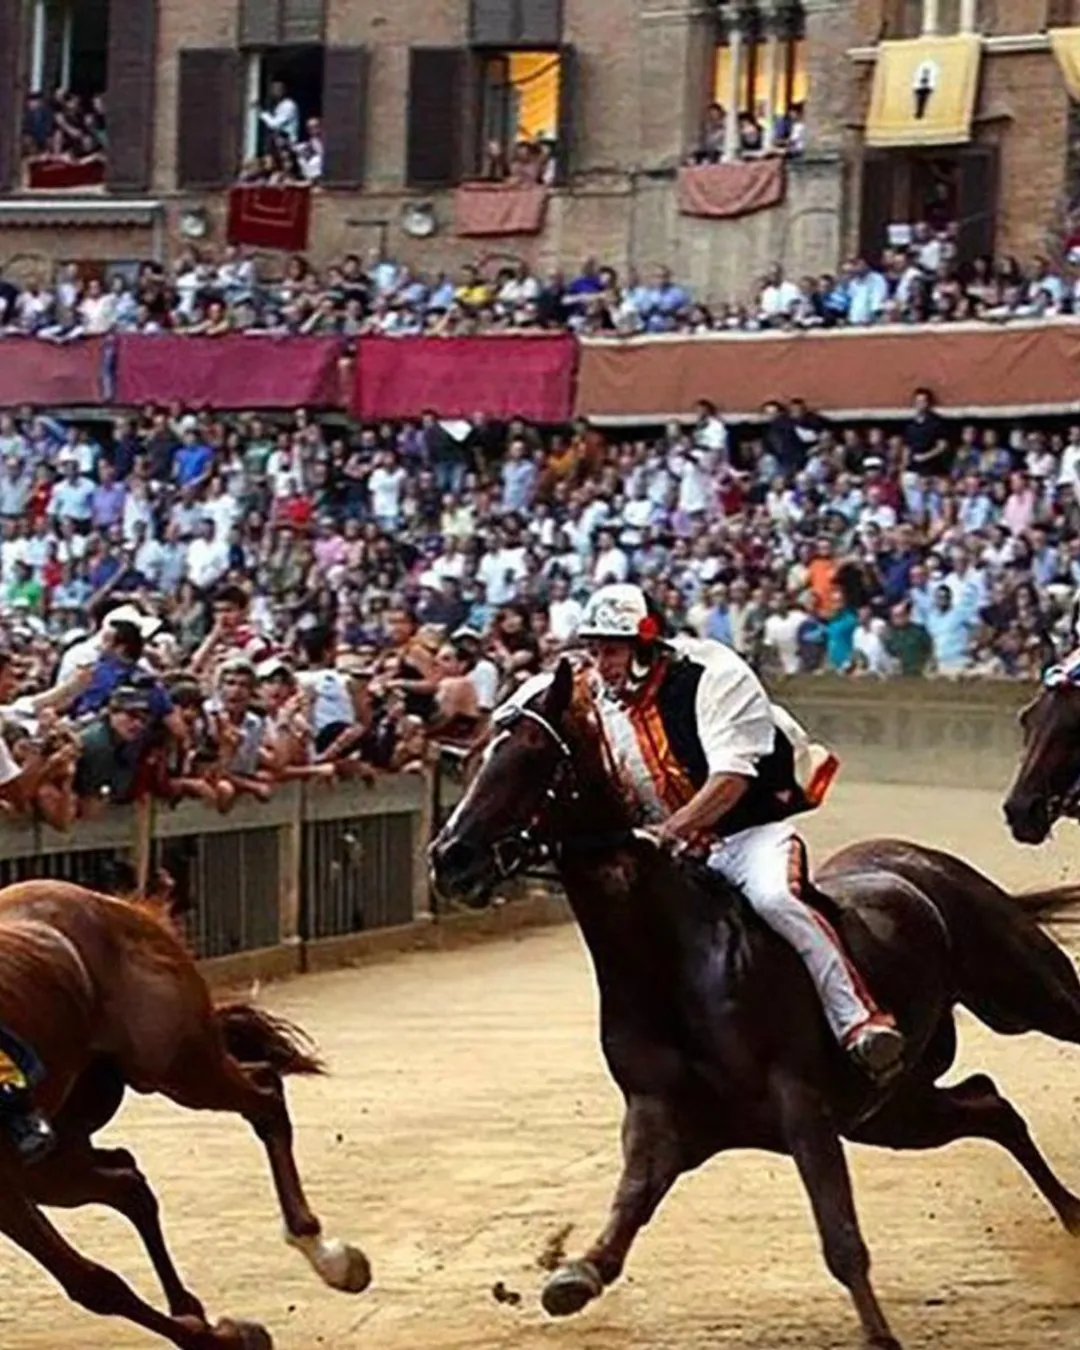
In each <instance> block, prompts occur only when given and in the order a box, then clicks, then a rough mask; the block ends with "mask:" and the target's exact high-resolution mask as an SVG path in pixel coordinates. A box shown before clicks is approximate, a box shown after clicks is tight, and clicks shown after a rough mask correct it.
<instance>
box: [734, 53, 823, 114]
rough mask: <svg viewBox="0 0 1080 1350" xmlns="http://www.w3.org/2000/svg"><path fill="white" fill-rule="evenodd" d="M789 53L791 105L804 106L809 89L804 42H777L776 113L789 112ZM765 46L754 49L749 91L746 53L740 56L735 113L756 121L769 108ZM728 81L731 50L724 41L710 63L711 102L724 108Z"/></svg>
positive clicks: (748, 65)
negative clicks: (741, 58) (744, 113)
mask: <svg viewBox="0 0 1080 1350" xmlns="http://www.w3.org/2000/svg"><path fill="white" fill-rule="evenodd" d="M789 48H790V50H791V58H790V59H791V61H792V66H793V69H792V81H791V102H792V103H805V102H806V96H807V93H808V92H809V89H810V77H809V75H808V74H807V70H806V43H805V42H804V41H803V39H802V38H796V39H794V40H792V41H791V42H790V43H786V42H781V43H780V49H779V52H778V53H777V58H776V63H777V67H778V69H777V72H776V111H777V113H786V112H789V111H790V108H789V106H788V102H787V75H786V69H787V68H786V65H785V62H786V61H787V60H788V51H789ZM765 52H766V47H765V43H764V42H762V43H760V44H759V46H758V49H757V68H756V72H755V78H754V87H753V89H751V88H750V61H749V60H748V57H747V53H746V52H744V53H743V67H742V72H741V74H740V77H739V107H738V111H739V112H752V113H754V115H755V116H756V117H758V118H764V116H765V113H766V110H767V109H768V106H769V87H768V80H769V71H768V58H767V56H766V54H765ZM730 79H731V48H730V47H729V46H728V45H727V43H726V42H724V43H721V44H719V45H718V46H717V48H716V60H715V62H714V64H713V102H714V103H719V104H721V105H722V106H723V107H725V108H726V107H727V101H728V82H729V81H730Z"/></svg>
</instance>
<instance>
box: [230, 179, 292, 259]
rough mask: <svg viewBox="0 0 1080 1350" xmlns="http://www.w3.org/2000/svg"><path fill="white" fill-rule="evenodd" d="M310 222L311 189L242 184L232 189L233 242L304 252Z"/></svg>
mask: <svg viewBox="0 0 1080 1350" xmlns="http://www.w3.org/2000/svg"><path fill="white" fill-rule="evenodd" d="M310 225H311V189H310V188H308V187H296V186H290V185H288V184H281V185H279V186H273V187H272V186H265V187H259V186H256V185H252V186H239V187H234V188H231V189H230V191H229V221H228V225H227V227H226V238H227V239H228V241H229V243H230V244H244V245H246V246H247V247H248V248H276V249H281V250H282V252H284V253H303V252H304V250H305V249H306V248H307V246H308V232H309V229H310Z"/></svg>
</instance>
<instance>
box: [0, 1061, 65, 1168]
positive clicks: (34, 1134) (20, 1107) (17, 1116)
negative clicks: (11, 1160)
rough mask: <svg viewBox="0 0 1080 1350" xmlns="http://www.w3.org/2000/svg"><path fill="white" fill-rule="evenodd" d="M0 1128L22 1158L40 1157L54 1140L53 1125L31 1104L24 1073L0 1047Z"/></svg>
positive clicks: (37, 1158) (33, 1159)
mask: <svg viewBox="0 0 1080 1350" xmlns="http://www.w3.org/2000/svg"><path fill="white" fill-rule="evenodd" d="M0 1128H2V1129H4V1130H6V1131H7V1134H8V1136H9V1138H11V1139H12V1140H13V1141H14V1144H15V1148H16V1150H17V1151H18V1153H19V1156H20V1157H21V1158H22V1160H23V1161H24V1162H28V1163H34V1162H38V1161H39V1159H41V1158H43V1157H44V1156H45V1154H46V1153H48V1152H49V1151H50V1150H51V1149H52V1147H53V1145H54V1144H55V1142H56V1138H55V1135H54V1134H53V1128H52V1126H51V1125H50V1124H49V1122H48V1121H47V1120H46V1119H45V1117H44V1116H43V1115H42V1114H41V1113H40V1112H39V1111H37V1110H35V1108H34V1097H33V1093H32V1092H31V1091H30V1085H29V1083H28V1082H27V1081H26V1075H25V1074H24V1073H23V1071H22V1069H20V1068H19V1066H18V1065H17V1064H16V1063H15V1061H14V1060H13V1059H12V1058H11V1057H10V1056H9V1055H6V1054H4V1052H3V1051H2V1050H0Z"/></svg>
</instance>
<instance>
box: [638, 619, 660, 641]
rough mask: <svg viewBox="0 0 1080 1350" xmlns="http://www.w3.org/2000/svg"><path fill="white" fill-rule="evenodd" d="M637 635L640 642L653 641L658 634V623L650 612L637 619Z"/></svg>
mask: <svg viewBox="0 0 1080 1350" xmlns="http://www.w3.org/2000/svg"><path fill="white" fill-rule="evenodd" d="M637 635H638V637H639V638H640V639H641V640H642V642H655V641H656V639H657V638H658V637H659V636H660V625H659V624H658V623H657V622H656V618H655V616H654V615H652V614H646V615H645V617H644V618H643V619H639V620H638V626H637Z"/></svg>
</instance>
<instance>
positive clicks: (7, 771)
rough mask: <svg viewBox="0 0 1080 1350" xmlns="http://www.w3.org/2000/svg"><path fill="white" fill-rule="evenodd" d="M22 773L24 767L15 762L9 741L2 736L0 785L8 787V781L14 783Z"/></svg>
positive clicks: (0, 740) (0, 741)
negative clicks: (8, 745)
mask: <svg viewBox="0 0 1080 1350" xmlns="http://www.w3.org/2000/svg"><path fill="white" fill-rule="evenodd" d="M21 773H22V769H20V768H19V766H18V765H17V764H16V763H15V760H14V758H13V757H12V754H11V751H10V750H9V749H8V747H7V741H5V740H4V738H3V736H0V787H6V786H7V784H8V783H14V781H15V779H16V778H18V776H19V775H20V774H21Z"/></svg>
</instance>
